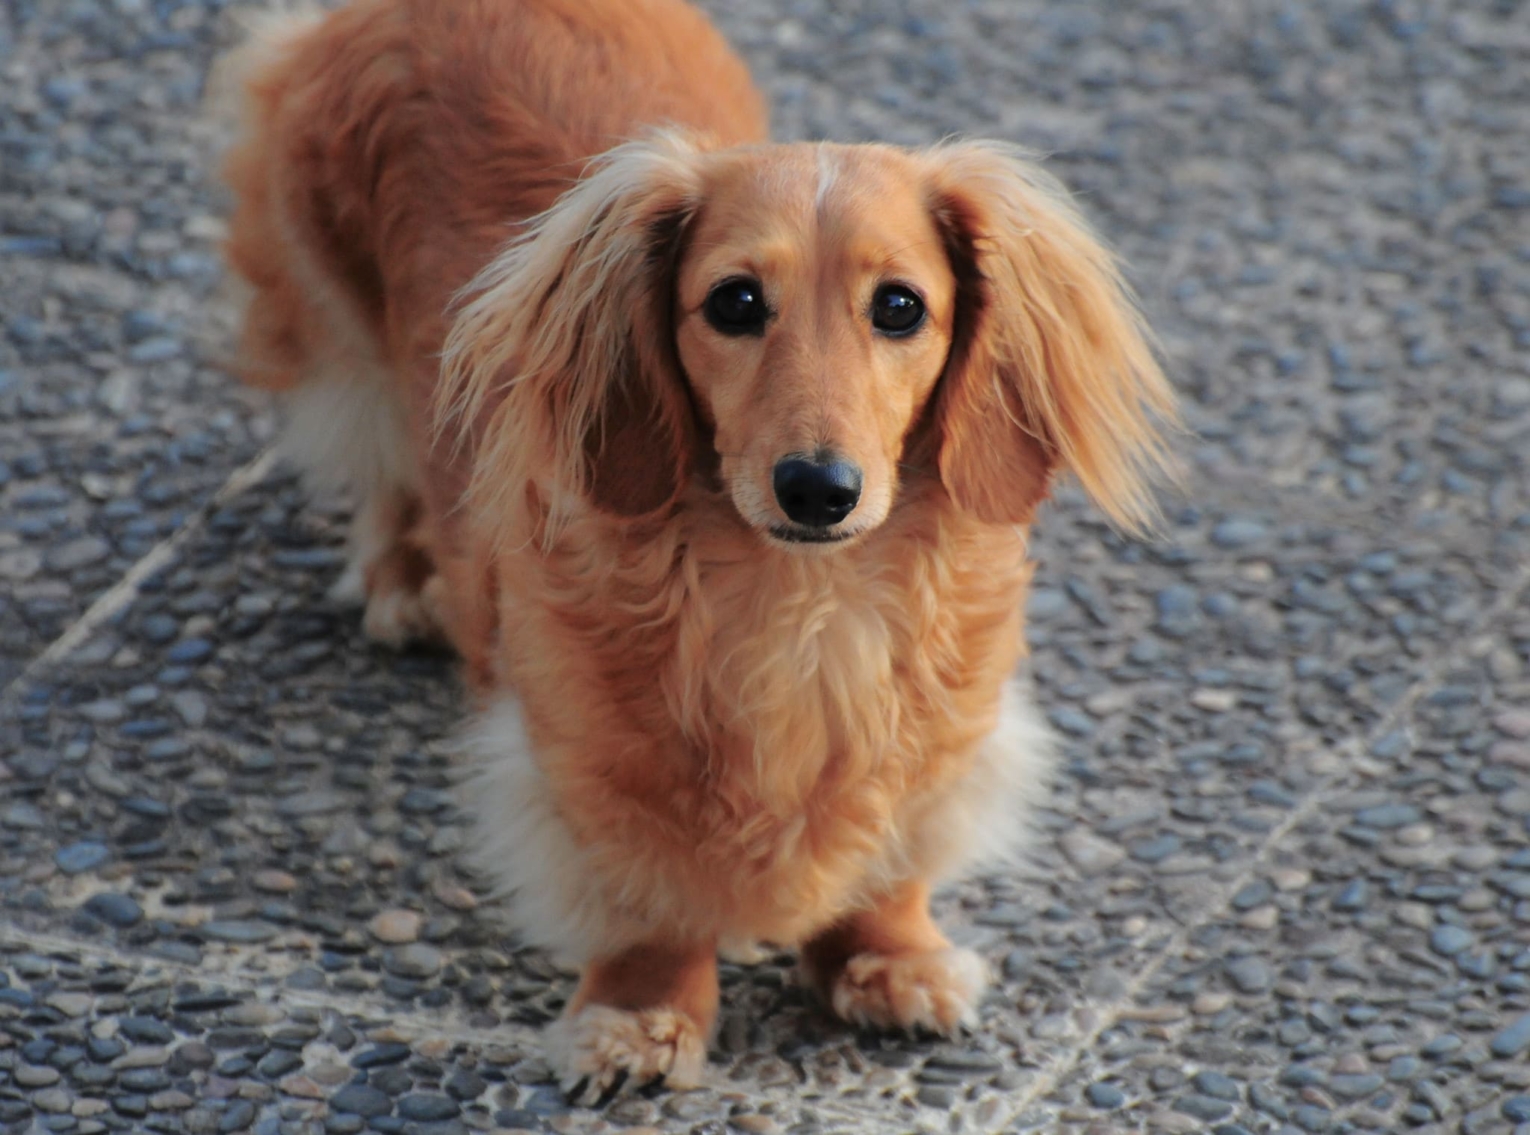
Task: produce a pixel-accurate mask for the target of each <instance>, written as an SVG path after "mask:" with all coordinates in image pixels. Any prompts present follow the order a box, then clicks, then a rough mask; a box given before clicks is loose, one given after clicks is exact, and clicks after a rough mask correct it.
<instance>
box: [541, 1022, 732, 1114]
mask: <svg viewBox="0 0 1530 1135" xmlns="http://www.w3.org/2000/svg"><path fill="white" fill-rule="evenodd" d="M548 1049H549V1055H550V1056H551V1058H552V1065H553V1068H554V1070H555V1071H556V1072H557V1074H558V1079H559V1081H560V1083H561V1084H562V1086H563V1090H564V1091H565V1092H566V1093H567V1094H568V1097H569V1100H570V1101H571V1102H573V1103H575V1104H593V1103H596V1102H600V1103H604V1102H605V1101H606V1100H608V1099H611V1098H612V1097H614V1096H616V1095H618V1094H620V1093H621V1092H622V1091H623V1090H632V1089H636V1088H641V1087H643V1086H645V1085H647V1084H650V1083H653V1082H654V1081H656V1080H663V1081H664V1082H665V1083H666V1084H667V1085H668V1086H669V1087H671V1088H676V1089H681V1090H683V1089H687V1088H695V1087H699V1086H700V1084H701V1074H702V1069H704V1068H705V1067H706V1062H707V1045H706V1038H705V1036H703V1035H702V1031H701V1030H700V1029H699V1028H697V1027H696V1024H695V1022H694V1021H692V1020H691V1019H690V1017H688V1016H687V1015H686V1014H684V1013H682V1012H680V1011H679V1010H677V1009H670V1008H665V1007H662V1006H661V1007H659V1008H656V1009H639V1010H637V1011H628V1010H625V1009H613V1008H611V1007H610V1006H608V1005H588V1006H586V1007H585V1008H583V1009H581V1010H579V1011H578V1012H577V1013H575V1014H573V1016H571V1017H564V1018H562V1019H561V1020H559V1021H558V1022H557V1023H556V1024H555V1025H553V1026H552V1028H551V1030H550V1031H549V1034H548Z"/></svg>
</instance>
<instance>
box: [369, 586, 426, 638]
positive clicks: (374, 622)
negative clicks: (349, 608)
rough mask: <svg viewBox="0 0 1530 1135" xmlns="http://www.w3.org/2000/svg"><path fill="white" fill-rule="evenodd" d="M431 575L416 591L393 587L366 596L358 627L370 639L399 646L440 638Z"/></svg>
mask: <svg viewBox="0 0 1530 1135" xmlns="http://www.w3.org/2000/svg"><path fill="white" fill-rule="evenodd" d="M433 582H435V579H434V577H433V578H432V579H431V580H428V581H427V582H426V586H425V587H423V588H422V589H420V590H419V591H408V590H405V589H403V588H395V589H392V590H388V591H374V592H372V594H371V595H369V596H367V609H366V614H364V615H362V617H361V629H362V631H363V632H364V633H365V634H366V636H367V637H368V638H369V639H371V640H372V641H373V642H377V643H381V644H382V645H384V646H391V647H393V648H394V649H395V650H398V649H402V648H403V647H406V646H408V645H410V644H411V643H433V642H439V641H441V638H442V629H441V618H440V612H439V610H438V603H437V602H436V601H435V597H436V594H437V592H438V591H439V589H432V588H431V587H430V584H431V583H433Z"/></svg>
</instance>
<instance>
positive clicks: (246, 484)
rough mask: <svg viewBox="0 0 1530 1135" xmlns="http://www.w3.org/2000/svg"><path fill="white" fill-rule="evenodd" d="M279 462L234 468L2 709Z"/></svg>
mask: <svg viewBox="0 0 1530 1135" xmlns="http://www.w3.org/2000/svg"><path fill="white" fill-rule="evenodd" d="M276 460H277V459H276V454H275V452H274V451H273V450H270V449H267V450H264V451H262V452H261V453H260V454H258V455H257V456H256V457H255V458H254V459H252V460H251V461H248V462H246V463H245V464H244V465H242V466H240V467H239V468H238V469H235V470H234V472H233V473H231V474H230V475H229V478H228V480H226V481H224V482H223V484H222V486H221V487H219V489H218V491H217V492H216V493H214V494H213V495H212V497H211V498H209V499H208V500H207V501H206V502H205V503H204V504H203V505H202V506H201V507H200V508H198V509H197V510H196V511H195V512H193V513H192V514H191V516H190V517H189V518H188V519H187V520H186V522H185V523H184V524H182V525H181V526H180V527H179V528H177V529H176V530H175V532H173V533H172V534H171V535H170V536H169V537H167V538H166V539H164V540H162V541H160V542H159V543H158V544H156V545H154V547H152V548H150V549H149V550H148V552H146V553H145V554H144V556H143V557H142V558H141V559H139V560H138V561H137V562H136V563H135V564H133V566H132V567H130V568H128V570H127V571H126V572H125V573H124V574H123V576H122V578H121V579H119V580H118V581H117V582H116V583H114V584H112V586H111V587H110V588H109V589H108V590H107V591H106V592H105V593H103V594H102V595H101V596H100V597H99V598H98V599H96V601H95V602H94V603H92V604H91V605H90V606H89V607H88V608H87V609H86V611H85V613H84V614H83V615H81V616H80V617H79V618H78V619H76V620H75V621H74V622H73V623H71V624H70V625H69V626H68V627H66V628H65V629H64V632H63V633H62V634H60V635H59V636H58V637H57V638H56V639H54V640H53V641H52V642H51V643H49V644H48V646H47V647H46V648H45V649H44V650H43V651H42V653H41V654H39V655H38V656H37V657H36V658H34V659H32V661H30V662H28V663H27V664H26V666H25V667H24V668H23V669H22V671H21V673H19V674H17V675H16V676H15V677H14V678H12V679H11V681H10V682H9V683H8V684H7V685H6V686H4V687H0V706H4V705H5V704H6V703H7V702H8V701H10V700H12V698H13V694H14V692H15V691H18V690H20V689H22V688H24V687H25V685H26V684H27V682H28V681H30V680H31V679H32V678H34V677H36V676H37V675H38V674H40V673H42V672H43V671H45V670H47V669H48V668H50V667H51V666H53V665H54V664H56V663H57V662H59V661H61V660H62V659H64V658H66V657H67V656H68V655H69V654H70V653H72V652H73V651H74V650H75V648H76V647H78V646H79V645H80V644H81V643H83V642H84V641H85V640H86V639H88V638H89V637H90V636H91V635H93V634H94V633H95V632H96V631H97V630H98V629H99V628H100V627H101V625H102V624H103V623H105V622H106V621H107V620H108V619H110V618H111V617H112V616H113V615H115V614H116V613H117V612H118V611H120V610H122V608H124V607H126V606H127V605H128V604H129V603H130V602H132V600H133V597H134V596H135V595H137V594H138V588H139V586H140V585H141V584H142V583H143V581H144V580H145V579H147V578H149V576H151V575H153V574H154V573H155V572H156V571H158V570H159V569H160V568H162V567H164V566H165V564H167V563H169V562H170V560H171V559H172V558H173V556H174V554H175V552H176V551H177V550H178V549H179V548H180V547H181V545H183V544H185V543H186V541H188V540H189V539H191V537H192V536H194V535H196V534H197V533H198V532H200V531H201V530H202V526H203V524H204V523H205V522H206V520H207V517H208V515H209V514H210V513H211V512H212V510H213V509H214V508H217V507H218V506H219V505H221V504H223V503H224V502H225V501H227V500H230V499H232V498H233V497H236V496H238V495H239V494H240V493H242V492H244V491H245V490H246V489H249V488H250V487H251V486H252V485H255V484H258V483H259V482H260V481H261V479H262V478H264V477H265V476H266V474H267V473H269V472H270V471H271V468H272V466H274V465H275V464H276Z"/></svg>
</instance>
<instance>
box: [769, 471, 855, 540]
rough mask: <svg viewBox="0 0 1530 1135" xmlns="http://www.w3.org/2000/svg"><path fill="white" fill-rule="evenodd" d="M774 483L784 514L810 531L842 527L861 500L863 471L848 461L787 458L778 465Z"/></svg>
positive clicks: (777, 498)
mask: <svg viewBox="0 0 1530 1135" xmlns="http://www.w3.org/2000/svg"><path fill="white" fill-rule="evenodd" d="M773 480H774V483H775V489H776V500H777V501H779V502H780V504H781V510H782V511H783V512H785V513H786V515H787V516H789V517H791V518H792V519H793V520H795V521H796V522H797V523H798V524H806V525H807V526H808V527H810V528H828V527H830V526H831V525H835V524H838V523H839V522H840V521H841V520H843V519H844V518H845V517H847V516H849V515H850V513H851V511H853V510H854V508H855V503H856V501H858V500H860V499H861V471H860V470H859V469H857V468H856V467H855V466H854V465H852V464H850V462H848V461H829V462H818V461H804V460H803V459H802V458H800V457H785V458H782V459H781V460H780V461H777V462H776V471H775V476H774V478H773Z"/></svg>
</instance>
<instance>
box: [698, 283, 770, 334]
mask: <svg viewBox="0 0 1530 1135" xmlns="http://www.w3.org/2000/svg"><path fill="white" fill-rule="evenodd" d="M702 313H703V314H704V315H705V316H706V317H707V322H708V323H710V324H711V325H712V326H713V327H715V328H717V330H719V331H721V332H722V333H723V334H724V335H760V334H763V333H764V331H765V321H766V320H767V319H769V318H770V309H769V308H768V307H766V306H765V289H764V287H763V286H762V285H761V284H760V282H759V281H758V280H751V279H749V278H748V277H747V276H742V277H739V278H738V279H735V280H725V281H723V282H722V283H721V284H718V285H717V287H715V288H713V289H712V290H711V291H710V292H709V293H707V302H706V303H705V305H703V307H702Z"/></svg>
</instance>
